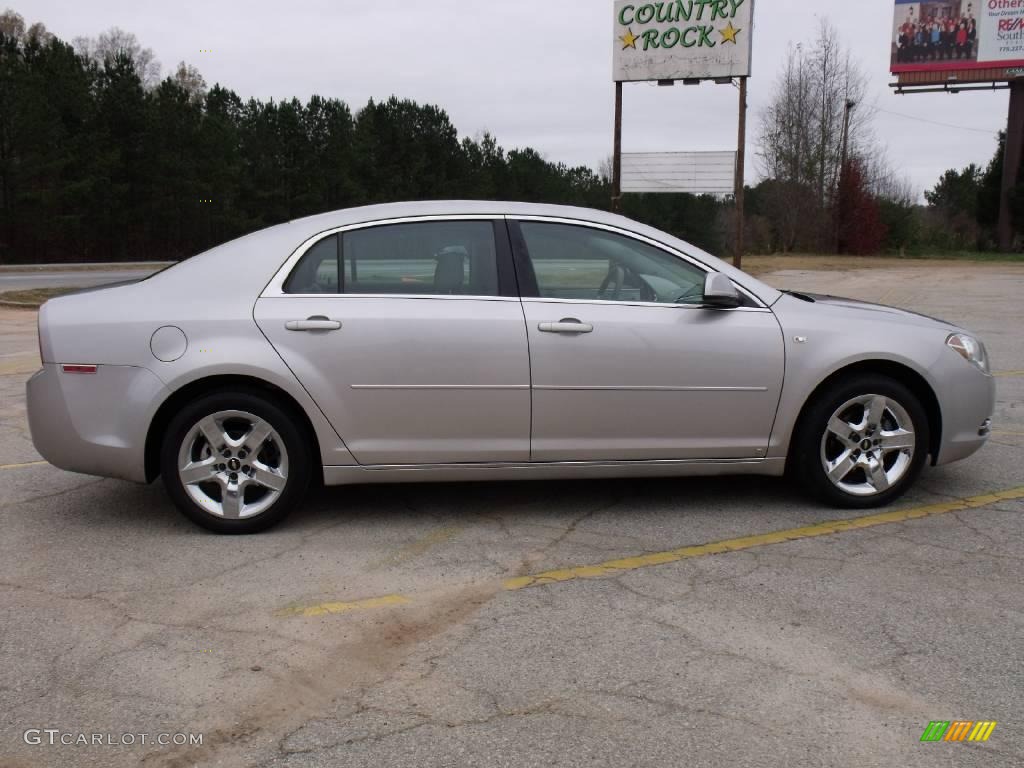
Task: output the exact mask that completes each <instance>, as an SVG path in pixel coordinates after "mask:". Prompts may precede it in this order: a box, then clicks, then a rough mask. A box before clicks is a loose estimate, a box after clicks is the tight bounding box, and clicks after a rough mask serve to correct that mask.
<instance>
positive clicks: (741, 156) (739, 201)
mask: <svg viewBox="0 0 1024 768" xmlns="http://www.w3.org/2000/svg"><path fill="white" fill-rule="evenodd" d="M739 122H740V127H739V137H738V139H737V141H736V191H735V192H734V193H733V194H734V195H735V198H734V199H735V201H736V249H735V253H734V255H733V258H732V263H733V266H734V267H736V269H741V268H742V267H743V230H744V227H745V222H744V217H743V197H744V191H745V190H744V181H743V174H744V168H743V166H744V161H745V159H746V155H747V78H745V77H741V78H740V121H739Z"/></svg>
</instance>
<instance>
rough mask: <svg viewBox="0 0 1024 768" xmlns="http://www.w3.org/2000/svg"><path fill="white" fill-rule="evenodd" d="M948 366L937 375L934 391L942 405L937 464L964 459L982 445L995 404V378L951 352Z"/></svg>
mask: <svg viewBox="0 0 1024 768" xmlns="http://www.w3.org/2000/svg"><path fill="white" fill-rule="evenodd" d="M944 364H945V365H946V366H948V370H947V371H944V372H942V373H941V374H940V375H938V376H937V377H936V381H939V382H941V388H939V391H937V392H936V394H937V395H938V398H939V404H940V407H941V409H942V441H941V443H940V445H939V454H938V456H936V457H935V463H936V464H949V463H950V462H951V461H959V460H960V459H965V458H967V457H968V456H970V455H971V454H972V453H974V452H975V451H977V450H978V449H979V448H981V446H983V445H984V444H985V443H986V442H987V441H988V437H989V430H990V428H991V424H992V415H993V413H994V412H995V407H996V384H995V379H993V378H992V377H991V376H988V375H986V374H984V373H982V372H981V371H979V370H977V369H975V368H974V367H973V366H971V365H969V364H968V363H966V362H964V361H963V360H961V359H960V358H959V357H956V356H953V355H950V356H949V357H948V359H947V360H946V361H945V363H944Z"/></svg>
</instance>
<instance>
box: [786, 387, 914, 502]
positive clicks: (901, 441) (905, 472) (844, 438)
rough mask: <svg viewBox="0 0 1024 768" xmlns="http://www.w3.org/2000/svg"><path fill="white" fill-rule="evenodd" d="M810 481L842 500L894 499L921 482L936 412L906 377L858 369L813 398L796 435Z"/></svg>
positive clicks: (823, 494) (812, 487)
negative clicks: (928, 411) (930, 422)
mask: <svg viewBox="0 0 1024 768" xmlns="http://www.w3.org/2000/svg"><path fill="white" fill-rule="evenodd" d="M795 439H796V443H795V447H796V450H795V452H794V456H793V459H794V461H795V467H794V469H795V470H796V472H797V474H798V476H799V478H800V479H801V481H802V482H803V485H804V486H805V487H806V488H807V489H808V490H809V491H811V492H812V493H813V494H814V495H816V496H818V497H819V498H821V499H822V500H824V501H826V502H828V503H830V504H832V505H834V506H839V507H851V508H867V507H877V506H881V505H883V504H887V503H889V502H890V501H892V500H894V499H896V498H897V497H899V496H901V495H902V494H903V493H904V492H906V490H907V489H908V488H909V487H910V486H911V485H912V484H913V482H914V480H915V479H916V477H917V475H918V474H919V473H920V471H921V468H922V467H923V466H924V462H925V459H926V458H927V455H928V442H929V441H928V417H927V414H926V413H925V410H924V407H923V406H922V405H921V402H920V400H919V399H918V398H917V396H915V395H914V393H913V392H911V391H910V390H909V389H908V388H907V387H906V386H904V385H903V384H901V383H900V382H898V381H895V380H893V379H890V378H888V377H884V376H878V375H855V376H853V377H851V378H850V379H849V380H847V381H841V382H836V383H835V384H833V385H832V386H831V387H829V388H828V389H826V390H825V391H823V392H822V393H820V395H819V396H817V397H816V398H815V400H814V401H813V402H811V403H810V404H809V405H808V407H807V410H806V412H805V413H804V415H803V417H802V418H801V420H800V426H799V428H798V430H797V434H796V435H795Z"/></svg>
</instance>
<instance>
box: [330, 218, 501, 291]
mask: <svg viewBox="0 0 1024 768" xmlns="http://www.w3.org/2000/svg"><path fill="white" fill-rule="evenodd" d="M342 261H343V263H344V275H343V280H342V292H343V293H356V294H360V293H361V294H373V293H383V294H414V295H417V294H418V295H436V296H460V295H461V296H497V295H498V267H497V255H496V252H495V245H494V225H493V224H492V223H491V222H490V221H425V222H412V223H408V224H387V225H383V226H379V227H367V228H366V229H356V230H352V231H350V232H345V233H344V235H343V237H342Z"/></svg>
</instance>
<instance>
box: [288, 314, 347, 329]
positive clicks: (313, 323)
mask: <svg viewBox="0 0 1024 768" xmlns="http://www.w3.org/2000/svg"><path fill="white" fill-rule="evenodd" d="M284 327H285V328H287V329H288V330H289V331H336V330H338V329H339V328H341V322H340V321H339V320H331V319H330V318H328V317H325V316H324V315H313V316H312V317H307V318H306V319H305V320H289V321H288V322H287V323H285V324H284Z"/></svg>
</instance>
